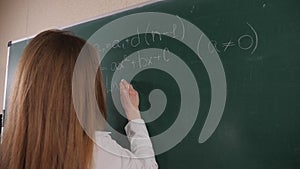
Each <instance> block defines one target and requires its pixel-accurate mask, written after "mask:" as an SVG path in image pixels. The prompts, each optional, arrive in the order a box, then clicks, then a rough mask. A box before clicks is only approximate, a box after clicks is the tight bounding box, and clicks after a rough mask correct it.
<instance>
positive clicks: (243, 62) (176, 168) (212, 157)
mask: <svg viewBox="0 0 300 169" xmlns="http://www.w3.org/2000/svg"><path fill="white" fill-rule="evenodd" d="M299 7H300V3H299V1H296V0H286V1H280V0H273V1H271V0H255V1H254V0H202V1H201V0H188V1H183V0H168V1H160V2H155V3H151V4H148V5H145V6H140V7H136V8H134V9H129V10H126V11H123V12H120V13H116V14H113V15H110V16H105V17H102V18H97V19H95V20H90V21H87V22H84V23H80V24H77V25H74V26H71V27H67V28H65V30H69V31H72V32H74V34H75V35H77V36H80V37H82V38H84V39H87V40H88V41H89V42H90V43H92V45H94V46H95V47H96V48H97V49H98V50H99V52H100V54H102V56H101V58H102V62H101V66H102V72H103V75H104V81H105V86H106V91H107V105H108V113H109V119H108V121H109V124H110V125H111V126H112V127H113V129H114V132H113V137H114V138H115V139H117V140H118V139H119V133H123V134H124V130H123V127H124V125H125V124H126V119H125V118H124V117H123V116H122V113H119V112H120V111H119V108H118V106H117V105H119V103H118V100H117V99H115V98H117V91H118V85H117V84H118V81H119V80H120V78H123V77H125V78H126V79H127V80H130V81H131V83H132V84H133V85H134V87H135V88H136V89H137V90H138V91H139V93H140V100H141V102H140V109H141V111H142V115H143V117H144V119H145V120H146V122H147V127H148V129H149V133H150V135H151V139H152V141H153V145H154V149H155V152H156V158H157V162H158V164H159V166H160V168H161V169H183V168H184V169H185V168H188V169H199V168H201V169H241V168H243V169H257V168H259V169H266V168H267V169H273V168H274V169H281V168H285V169H298V168H300V160H299V159H300V123H299V120H300V103H299V100H300V78H299V74H300V67H299V64H300V57H299V56H300V55H299V50H298V48H299V47H300V41H299V38H300V20H299V18H300V10H299ZM101 31H102V32H101ZM103 32H104V34H103ZM128 32H131V33H128ZM132 32H133V33H132ZM125 35H128V37H124V36H125ZM119 37H121V38H119ZM108 40H110V41H108ZM28 41H30V39H27V40H24V41H19V42H13V43H12V44H10V50H9V51H10V54H9V64H8V79H7V90H6V91H7V92H6V98H7V97H8V95H9V93H10V89H9V87H10V86H11V83H12V80H13V75H14V72H15V69H16V65H17V62H18V59H19V57H20V55H21V53H22V51H23V49H24V47H25V46H26V44H27V42H28ZM103 54H105V55H103ZM167 131H168V132H167ZM116 133H117V134H116ZM120 139H121V138H120ZM124 146H128V145H126V144H124Z"/></svg>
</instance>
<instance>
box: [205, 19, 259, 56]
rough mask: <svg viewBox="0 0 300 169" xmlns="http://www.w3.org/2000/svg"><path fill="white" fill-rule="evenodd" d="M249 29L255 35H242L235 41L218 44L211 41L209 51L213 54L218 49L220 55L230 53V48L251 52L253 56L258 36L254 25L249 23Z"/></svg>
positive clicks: (208, 46) (230, 40)
mask: <svg viewBox="0 0 300 169" xmlns="http://www.w3.org/2000/svg"><path fill="white" fill-rule="evenodd" d="M247 25H248V27H249V28H250V30H251V31H252V33H253V35H250V34H246V33H245V34H242V35H240V36H239V37H238V38H236V39H235V40H233V39H229V40H228V41H225V42H222V43H220V42H217V41H216V40H211V42H210V43H209V44H208V45H207V48H208V50H209V51H210V52H211V53H212V52H213V51H214V50H213V48H215V49H216V51H217V52H218V53H224V52H226V51H228V50H229V49H230V48H233V47H237V48H239V49H241V50H244V51H250V53H251V54H253V53H254V52H255V51H256V49H257V46H258V34H257V32H256V30H255V29H254V28H253V26H252V25H250V24H249V23H247ZM199 43H201V37H200V38H199Z"/></svg>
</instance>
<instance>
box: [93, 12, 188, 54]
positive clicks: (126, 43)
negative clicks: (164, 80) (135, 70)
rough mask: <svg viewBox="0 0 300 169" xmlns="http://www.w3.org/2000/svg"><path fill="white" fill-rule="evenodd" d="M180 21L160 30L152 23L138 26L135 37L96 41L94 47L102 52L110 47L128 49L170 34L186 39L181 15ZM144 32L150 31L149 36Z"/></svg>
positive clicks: (150, 43) (156, 40)
mask: <svg viewBox="0 0 300 169" xmlns="http://www.w3.org/2000/svg"><path fill="white" fill-rule="evenodd" d="M177 19H178V22H177V23H174V24H172V25H171V26H169V27H166V28H164V30H165V31H163V32H162V31H158V30H157V29H155V26H153V25H152V24H151V23H148V25H147V26H146V27H144V28H140V27H137V28H136V35H135V36H133V37H128V38H127V39H121V40H120V39H115V40H113V41H112V42H108V43H105V44H101V45H100V44H98V43H95V44H94V47H95V48H96V49H97V50H98V51H99V52H100V53H101V52H105V51H107V50H110V49H128V48H137V47H139V46H145V45H146V46H148V47H150V46H151V45H152V44H154V43H156V42H160V41H163V36H169V37H171V38H178V39H180V40H182V39H184V36H185V27H184V24H183V21H182V20H181V18H180V17H178V16H177ZM141 30H145V31H142V32H148V34H149V36H141V33H140V32H141Z"/></svg>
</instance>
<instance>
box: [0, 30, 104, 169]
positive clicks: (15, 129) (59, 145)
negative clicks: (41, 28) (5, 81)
mask: <svg viewBox="0 0 300 169" xmlns="http://www.w3.org/2000/svg"><path fill="white" fill-rule="evenodd" d="M85 44H86V42H85V40H83V39H80V38H78V37H75V36H73V35H71V34H70V33H68V32H64V31H59V30H48V31H45V32H42V33H40V34H38V35H37V36H36V37H35V38H33V39H32V40H31V41H30V43H29V44H28V45H27V47H26V48H25V50H24V53H23V55H22V56H21V58H20V61H19V64H18V69H17V73H16V76H15V79H16V80H15V82H14V87H13V90H12V93H11V96H10V98H9V106H8V113H7V120H6V124H5V127H4V135H3V142H2V144H1V145H0V168H1V169H21V168H26V169H39V168H41V169H59V168H61V169H62V168H63V169H89V168H91V167H92V155H93V147H94V143H93V140H92V138H91V137H89V136H88V134H87V133H86V130H89V132H91V131H93V130H94V129H95V127H94V126H97V125H95V124H94V123H95V119H98V118H99V114H96V113H95V112H97V111H95V110H94V109H95V106H94V105H90V104H91V103H90V102H89V100H88V99H83V100H86V101H83V102H82V103H80V105H79V107H83V108H84V111H87V113H88V116H86V118H83V119H82V121H84V123H86V124H91V125H90V126H91V127H90V128H89V129H86V128H85V129H83V127H82V126H81V121H79V120H78V116H84V115H82V114H78V113H77V112H75V108H74V104H73V100H72V97H74V96H72V76H74V74H73V73H74V72H73V71H74V67H75V63H76V60H77V57H78V55H79V53H80V52H82V48H83V47H84V46H89V47H88V48H87V49H86V50H85V54H86V55H87V56H86V57H85V58H86V60H90V62H89V63H91V64H94V61H95V60H97V57H98V56H97V52H96V50H94V48H93V47H91V45H85ZM95 64H96V63H95ZM80 71H81V72H83V76H84V75H86V74H87V73H88V72H89V71H90V70H89V68H88V67H87V68H83V69H82V70H80ZM88 78H89V77H84V80H78V82H77V81H76V85H78V86H89V85H91V84H86V83H93V84H92V85H94V86H95V89H96V90H94V91H96V93H93V94H92V95H93V96H94V97H96V99H97V106H99V107H97V108H99V109H100V110H101V112H102V113H103V114H102V115H103V116H102V117H104V118H106V108H105V91H104V85H103V80H102V74H101V71H100V70H98V71H97V75H96V78H95V77H94V78H93V77H91V78H90V79H88ZM75 80H76V79H75ZM84 83H85V84H84ZM82 90H86V92H83V93H87V94H86V96H75V97H91V96H92V95H91V93H90V92H91V91H90V90H89V89H82ZM76 113H77V114H76ZM93 120H94V121H93Z"/></svg>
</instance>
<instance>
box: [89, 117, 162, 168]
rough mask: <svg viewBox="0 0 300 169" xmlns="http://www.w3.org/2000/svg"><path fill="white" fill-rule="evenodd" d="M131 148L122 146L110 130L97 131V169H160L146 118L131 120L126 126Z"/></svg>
mask: <svg viewBox="0 0 300 169" xmlns="http://www.w3.org/2000/svg"><path fill="white" fill-rule="evenodd" d="M125 132H126V134H127V138H128V140H129V142H130V147H131V148H130V150H128V149H125V148H123V147H121V146H120V145H119V144H118V143H116V141H115V140H113V139H112V138H111V137H110V135H109V133H108V132H104V133H99V132H96V142H97V145H100V146H96V151H95V152H94V153H95V155H94V161H95V166H94V168H95V169H101V168H122V169H158V165H157V163H156V160H155V155H154V150H153V146H152V143H151V140H150V138H149V134H148V131H147V128H146V125H145V122H144V120H142V119H135V120H131V121H129V122H128V123H127V125H126V126H125Z"/></svg>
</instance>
